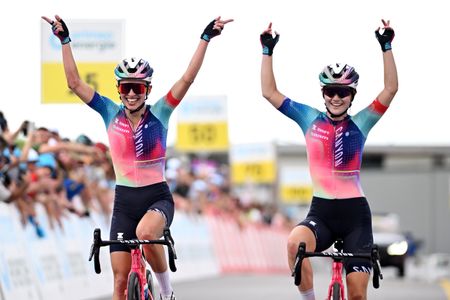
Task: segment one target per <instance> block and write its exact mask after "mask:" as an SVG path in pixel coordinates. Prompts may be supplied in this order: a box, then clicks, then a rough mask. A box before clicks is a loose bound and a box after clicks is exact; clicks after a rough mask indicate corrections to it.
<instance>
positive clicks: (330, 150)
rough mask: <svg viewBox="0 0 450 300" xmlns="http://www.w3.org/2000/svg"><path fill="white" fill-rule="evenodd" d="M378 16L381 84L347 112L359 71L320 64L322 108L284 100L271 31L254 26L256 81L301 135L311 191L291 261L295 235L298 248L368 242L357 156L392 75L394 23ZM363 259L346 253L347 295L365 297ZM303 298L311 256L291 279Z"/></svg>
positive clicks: (390, 88)
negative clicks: (258, 49) (258, 53)
mask: <svg viewBox="0 0 450 300" xmlns="http://www.w3.org/2000/svg"><path fill="white" fill-rule="evenodd" d="M382 22H383V29H384V32H383V33H382V34H381V33H380V28H378V29H377V30H376V31H375V35H376V38H377V39H378V41H379V42H380V45H381V49H382V51H383V65H384V88H383V90H382V91H381V92H380V93H379V94H378V96H377V97H376V98H375V100H374V101H373V102H372V103H371V104H370V105H369V106H368V107H366V108H365V109H363V110H362V111H360V112H359V113H357V114H356V115H355V116H350V115H348V113H347V111H348V109H349V107H350V106H351V105H352V101H353V99H354V97H355V95H356V87H357V85H358V79H359V75H358V73H357V72H356V71H355V69H354V68H353V67H351V66H349V65H346V64H332V65H328V66H326V67H325V68H324V69H323V71H322V72H321V73H320V75H319V79H320V85H321V87H322V96H323V98H324V100H325V108H326V112H321V111H319V110H317V109H315V108H312V107H310V106H308V105H305V104H301V103H298V102H295V101H293V100H291V99H290V98H288V97H286V96H285V95H283V94H282V93H281V92H280V91H278V89H277V85H276V81H275V77H274V73H273V62H272V59H273V58H272V54H273V49H274V47H275V45H276V44H277V42H278V40H279V34H278V33H276V32H275V35H274V34H273V32H272V23H270V24H269V27H268V28H267V29H266V30H265V31H264V32H263V33H262V34H261V36H260V40H261V44H262V46H263V57H262V64H261V88H262V94H263V96H264V98H266V99H267V100H268V101H269V102H270V103H271V104H272V105H273V106H274V107H275V108H277V109H278V110H279V111H280V112H281V113H283V114H285V115H286V116H287V117H289V118H291V119H292V120H294V121H295V122H296V123H297V124H298V125H299V126H300V128H301V129H302V131H303V134H304V135H305V140H306V148H307V153H308V161H309V168H310V173H311V178H312V184H313V193H314V195H313V199H312V202H311V207H310V210H309V213H308V215H307V217H306V219H305V220H303V221H302V222H300V223H299V224H298V225H297V226H296V227H295V228H294V229H293V230H292V231H291V233H290V235H289V238H288V245H287V248H288V262H289V266H290V267H291V269H292V268H293V265H294V261H295V256H296V253H297V249H298V246H299V243H300V242H305V243H306V247H307V249H306V251H309V252H312V251H317V252H320V251H324V250H325V249H327V248H329V247H330V246H331V245H332V243H333V242H334V240H335V239H336V238H342V239H343V241H344V252H357V253H364V252H366V253H369V252H370V250H371V247H372V244H373V235H372V222H371V212H370V207H369V204H368V202H367V200H366V198H365V196H364V193H363V190H362V187H361V184H360V176H359V174H360V169H361V158H362V151H363V148H364V143H365V141H366V138H367V135H368V133H369V131H370V129H371V128H372V127H373V126H374V125H375V123H377V122H378V120H379V119H380V118H381V116H382V115H383V114H384V112H385V111H386V110H387V108H388V106H389V105H390V103H391V101H392V99H393V98H394V96H395V94H396V93H397V89H398V80H397V69H396V66H395V61H394V56H393V54H392V49H391V42H392V40H393V38H394V30H393V29H392V28H391V27H390V26H389V21H387V22H385V21H384V20H382ZM370 268H371V266H370V263H369V262H368V261H365V260H357V259H354V260H350V261H346V264H345V269H346V281H347V288H348V295H349V299H350V300H351V299H366V298H367V285H368V281H369V273H370ZM299 290H300V293H301V295H302V297H303V299H307V300H311V299H315V296H314V289H313V273H312V268H311V264H310V263H309V261H307V260H305V261H304V263H303V264H302V281H301V284H300V286H299Z"/></svg>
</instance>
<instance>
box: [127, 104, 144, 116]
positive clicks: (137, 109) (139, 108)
mask: <svg viewBox="0 0 450 300" xmlns="http://www.w3.org/2000/svg"><path fill="white" fill-rule="evenodd" d="M144 105H145V101H144V102H142V104H141V105H139V107H138V108H136V109H129V108H128V107H127V106H126V105H125V108H126V109H128V111H129V112H130V114H134V113H135V112H137V111H140V110H141V109H142V108H143V107H144Z"/></svg>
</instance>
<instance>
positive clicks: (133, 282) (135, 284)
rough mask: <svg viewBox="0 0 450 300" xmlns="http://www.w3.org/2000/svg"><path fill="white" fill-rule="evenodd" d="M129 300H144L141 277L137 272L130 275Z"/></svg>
mask: <svg viewBox="0 0 450 300" xmlns="http://www.w3.org/2000/svg"><path fill="white" fill-rule="evenodd" d="M127 300H142V299H141V285H140V283H139V275H138V274H137V273H136V272H133V273H131V274H130V277H129V278H128V284H127Z"/></svg>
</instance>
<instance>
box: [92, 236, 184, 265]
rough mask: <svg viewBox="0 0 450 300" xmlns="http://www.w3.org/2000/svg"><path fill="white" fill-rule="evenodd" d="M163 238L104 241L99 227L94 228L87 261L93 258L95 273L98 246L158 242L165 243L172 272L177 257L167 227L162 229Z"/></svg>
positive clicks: (98, 256)
mask: <svg viewBox="0 0 450 300" xmlns="http://www.w3.org/2000/svg"><path fill="white" fill-rule="evenodd" d="M163 237H164V239H162V240H138V239H133V240H110V241H104V240H102V238H101V232H100V228H95V230H94V241H93V243H92V245H91V252H90V254H89V261H91V260H92V257H93V258H94V268H95V273H97V274H100V273H101V267H100V248H101V247H104V246H109V245H114V244H127V245H129V246H138V245H143V244H159V245H166V246H167V250H168V253H169V267H170V270H171V271H172V272H176V270H177V267H176V266H175V259H177V254H176V252H175V246H174V245H175V242H174V240H173V238H172V236H171V234H170V230H169V228H165V229H164V233H163Z"/></svg>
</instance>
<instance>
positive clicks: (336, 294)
mask: <svg viewBox="0 0 450 300" xmlns="http://www.w3.org/2000/svg"><path fill="white" fill-rule="evenodd" d="M331 295H332V297H333V298H332V299H333V300H344V299H341V285H340V284H339V283H337V282H335V283H333V293H332V294H331Z"/></svg>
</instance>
